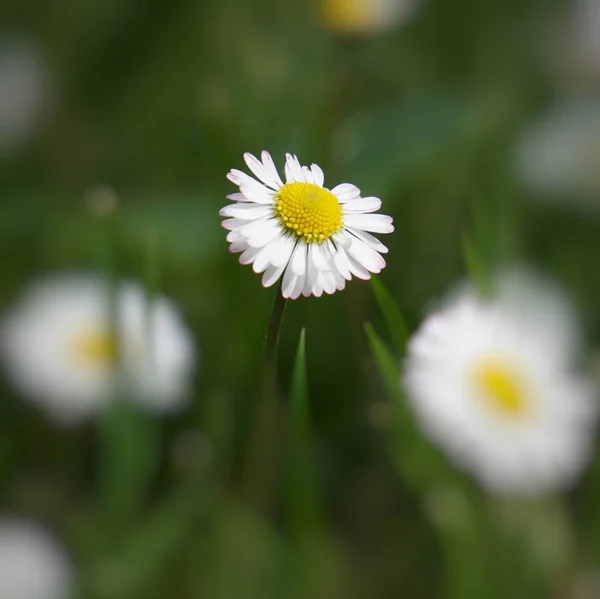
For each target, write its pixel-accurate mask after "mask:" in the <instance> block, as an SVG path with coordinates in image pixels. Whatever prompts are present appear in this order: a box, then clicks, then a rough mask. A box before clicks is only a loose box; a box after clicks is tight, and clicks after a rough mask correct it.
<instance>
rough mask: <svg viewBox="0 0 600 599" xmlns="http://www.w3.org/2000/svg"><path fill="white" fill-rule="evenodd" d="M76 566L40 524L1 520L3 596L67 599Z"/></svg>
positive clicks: (0, 587)
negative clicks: (74, 566)
mask: <svg viewBox="0 0 600 599" xmlns="http://www.w3.org/2000/svg"><path fill="white" fill-rule="evenodd" d="M72 590H73V567H72V564H71V561H70V560H69V558H68V556H67V554H66V553H65V551H64V550H63V548H62V547H61V546H60V545H59V544H58V542H57V541H56V540H55V539H54V538H53V537H52V536H51V535H50V534H49V533H47V532H46V531H45V530H43V529H41V528H40V527H38V526H37V525H35V524H33V523H31V522H26V521H22V520H17V519H3V520H0V597H2V598H3V599H67V598H68V597H70V596H72Z"/></svg>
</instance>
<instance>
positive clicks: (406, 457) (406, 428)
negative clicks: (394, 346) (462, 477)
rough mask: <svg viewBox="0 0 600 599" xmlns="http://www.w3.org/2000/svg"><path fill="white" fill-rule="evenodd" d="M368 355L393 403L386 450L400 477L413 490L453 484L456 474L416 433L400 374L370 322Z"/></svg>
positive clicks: (367, 332) (366, 326)
mask: <svg viewBox="0 0 600 599" xmlns="http://www.w3.org/2000/svg"><path fill="white" fill-rule="evenodd" d="M364 328H365V332H366V334H367V338H368V340H369V345H370V347H371V353H372V355H373V358H374V360H375V363H376V364H377V367H378V369H379V374H380V376H381V379H382V382H383V385H384V387H385V389H386V391H387V393H388V395H389V397H390V400H391V402H392V425H391V428H390V432H389V449H390V452H391V457H392V461H393V463H394V465H395V466H396V467H397V468H398V470H399V472H400V475H401V476H402V477H403V478H405V479H406V481H407V482H408V483H409V484H410V485H411V486H412V487H413V488H415V490H419V491H422V490H425V489H427V488H429V487H432V486H435V485H437V484H444V483H447V482H451V481H452V482H455V479H456V477H455V475H454V473H453V472H452V470H450V468H449V467H448V466H447V465H446V463H445V461H444V460H443V459H442V457H441V456H440V455H439V453H438V452H437V450H436V449H435V448H434V447H433V446H431V445H430V444H429V443H428V442H427V441H426V440H425V439H424V438H423V437H422V436H421V435H420V433H419V431H418V430H417V428H416V426H415V423H414V420H413V415H412V414H411V413H410V410H409V407H408V405H407V402H406V398H405V396H404V392H403V390H402V387H401V383H400V372H399V367H398V364H397V361H396V359H395V358H394V356H393V354H392V352H391V351H390V350H389V348H388V347H387V346H386V345H385V343H384V342H383V341H382V340H381V338H380V337H379V335H378V334H377V333H376V332H375V330H374V329H373V327H372V325H371V324H370V323H365V325H364Z"/></svg>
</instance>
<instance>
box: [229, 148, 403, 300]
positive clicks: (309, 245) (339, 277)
mask: <svg viewBox="0 0 600 599" xmlns="http://www.w3.org/2000/svg"><path fill="white" fill-rule="evenodd" d="M244 158H245V161H246V164H247V165H248V168H249V169H250V170H251V171H252V172H253V173H254V175H255V176H256V177H257V178H258V179H259V180H260V181H258V180H257V179H254V178H252V177H250V176H249V175H247V174H245V173H243V172H241V171H238V170H236V169H233V170H232V171H231V172H230V173H229V174H228V175H227V177H228V179H229V180H230V181H231V182H232V183H234V184H235V185H237V186H238V187H239V190H240V191H239V193H235V194H232V195H230V196H228V198H229V199H230V200H233V201H234V202H235V203H234V204H230V205H229V206H226V207H225V208H223V209H222V210H221V211H220V213H219V214H220V215H221V216H223V217H225V220H224V221H223V227H225V229H228V230H229V234H228V235H227V241H228V242H229V243H230V244H231V245H230V247H229V249H230V250H231V251H232V252H235V253H240V254H241V256H240V259H239V260H240V263H241V264H252V267H253V269H254V271H255V272H256V273H264V274H263V278H262V282H263V285H264V286H265V287H270V286H271V285H274V284H275V283H276V282H277V281H279V280H280V279H281V278H282V277H283V281H282V286H281V292H282V295H283V296H284V297H286V298H291V299H296V298H298V297H299V296H300V295H304V296H305V297H308V296H310V295H315V296H317V297H320V296H321V295H322V294H323V292H325V293H328V294H332V293H335V291H336V290H342V289H344V287H345V286H346V281H349V280H350V279H352V277H353V276H355V277H358V278H360V279H365V280H366V279H369V278H370V277H371V273H379V272H381V270H382V269H383V268H384V267H385V260H384V259H383V257H382V256H381V254H384V253H387V251H388V250H387V248H386V247H385V246H384V245H383V244H382V243H381V242H380V241H379V240H378V239H377V238H375V237H374V236H373V235H371V233H392V232H393V231H394V226H393V224H392V218H391V217H389V216H386V215H383V214H373V213H374V212H376V211H377V210H379V208H380V207H381V200H380V199H379V198H375V197H367V198H363V197H362V196H361V193H360V189H358V187H356V186H354V185H351V184H349V183H344V184H342V185H338V186H337V187H334V188H333V189H331V190H330V189H328V188H326V187H324V183H325V176H324V174H323V171H322V170H321V169H320V168H319V167H318V166H317V165H316V164H313V165H312V166H310V168H309V167H306V166H302V165H301V164H300V162H299V161H298V158H297V157H296V156H292V155H291V154H287V156H286V164H285V174H286V183H284V182H283V181H282V180H281V178H280V176H279V173H278V172H277V169H276V167H275V164H274V163H273V159H272V158H271V155H270V154H269V153H268V152H263V153H262V156H261V158H262V160H258V158H256V157H255V156H252V155H251V154H245V156H244Z"/></svg>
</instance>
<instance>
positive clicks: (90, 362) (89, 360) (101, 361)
mask: <svg viewBox="0 0 600 599" xmlns="http://www.w3.org/2000/svg"><path fill="white" fill-rule="evenodd" d="M72 348H73V354H74V357H75V360H76V361H77V363H78V364H79V365H81V366H85V367H94V366H112V365H114V364H115V363H116V362H117V357H118V354H117V340H116V339H115V337H114V335H111V334H110V333H109V332H108V331H102V330H97V331H88V332H85V333H82V334H80V335H77V336H76V337H75V338H74V339H73V346H72Z"/></svg>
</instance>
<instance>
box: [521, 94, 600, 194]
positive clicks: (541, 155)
mask: <svg viewBox="0 0 600 599" xmlns="http://www.w3.org/2000/svg"><path fill="white" fill-rule="evenodd" d="M516 169H517V173H518V176H519V177H520V179H521V180H522V182H523V183H524V184H525V185H526V186H527V187H528V189H530V190H531V191H532V192H533V193H535V194H537V195H539V196H540V197H543V198H547V199H550V200H552V199H565V200H567V199H570V200H578V201H580V202H595V203H599V202H600V98H597V99H596V98H593V99H589V100H586V101H577V102H572V103H569V104H565V105H562V106H558V107H556V108H554V109H553V110H552V111H551V112H549V113H548V114H547V115H545V116H544V117H542V118H541V119H540V120H538V121H537V122H534V123H533V124H532V125H531V126H530V127H529V128H528V129H527V130H526V131H525V133H524V134H523V135H522V137H521V139H520V141H519V143H518V146H517V152H516Z"/></svg>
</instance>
